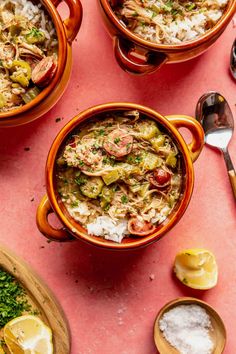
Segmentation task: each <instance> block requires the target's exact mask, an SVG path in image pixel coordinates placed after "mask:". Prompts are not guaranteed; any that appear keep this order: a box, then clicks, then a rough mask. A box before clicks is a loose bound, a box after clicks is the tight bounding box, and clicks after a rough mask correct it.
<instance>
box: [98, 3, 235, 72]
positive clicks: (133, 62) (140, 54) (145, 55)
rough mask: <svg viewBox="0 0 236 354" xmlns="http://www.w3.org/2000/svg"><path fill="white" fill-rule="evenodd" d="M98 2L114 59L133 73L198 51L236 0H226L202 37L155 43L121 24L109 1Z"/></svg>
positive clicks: (225, 19)
mask: <svg viewBox="0 0 236 354" xmlns="http://www.w3.org/2000/svg"><path fill="white" fill-rule="evenodd" d="M98 2H99V8H100V10H101V13H102V17H103V20H104V23H105V25H106V28H107V30H108V32H109V33H110V35H111V36H112V39H113V42H114V53H115V57H116V60H117V62H118V64H119V65H120V66H121V68H122V69H124V70H125V71H127V72H130V73H133V74H147V73H152V72H154V71H156V70H157V69H158V68H159V67H160V66H161V65H163V64H165V63H177V62H182V61H186V60H189V59H192V58H194V57H196V56H198V55H200V54H202V53H203V52H204V51H205V50H207V49H208V48H209V47H210V46H211V45H212V44H213V43H214V42H215V41H216V40H217V38H218V37H219V36H220V35H221V34H222V33H223V31H224V30H225V29H226V27H227V25H228V24H229V22H230V20H231V19H232V17H233V15H234V13H235V11H236V1H235V0H229V3H228V6H227V9H226V10H225V13H224V15H223V16H222V18H221V19H220V20H219V22H218V23H217V24H216V25H215V26H214V27H213V28H212V29H211V30H209V31H207V32H206V33H205V34H204V35H203V36H201V37H198V38H196V39H194V40H191V41H188V42H184V43H181V44H175V45H169V44H155V43H152V42H150V41H147V40H144V39H142V38H140V37H138V36H137V35H135V34H134V33H132V32H131V31H130V30H128V29H127V28H126V27H125V26H124V25H122V24H121V22H120V21H119V19H118V18H117V17H116V15H115V13H114V11H113V10H112V7H111V5H110V2H109V0H98ZM135 58H136V59H135ZM137 58H138V59H137Z"/></svg>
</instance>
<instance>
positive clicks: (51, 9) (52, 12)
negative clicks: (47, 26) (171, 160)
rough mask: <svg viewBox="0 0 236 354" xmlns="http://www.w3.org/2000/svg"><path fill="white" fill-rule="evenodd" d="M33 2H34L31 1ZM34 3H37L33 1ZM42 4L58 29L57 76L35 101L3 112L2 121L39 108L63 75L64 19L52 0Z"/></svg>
mask: <svg viewBox="0 0 236 354" xmlns="http://www.w3.org/2000/svg"><path fill="white" fill-rule="evenodd" d="M31 1H32V0H31ZM32 2H33V3H34V2H35V1H32ZM40 3H42V5H43V7H44V8H45V10H46V12H47V13H48V15H49V17H50V19H51V20H52V22H53V25H54V27H55V29H56V33H57V38H58V66H57V71H56V74H55V75H54V77H53V79H52V81H51V82H50V84H49V85H48V86H47V87H45V88H43V90H42V91H41V92H40V94H39V95H38V96H37V97H36V98H35V99H33V100H32V101H31V102H29V103H27V104H24V105H23V106H20V107H18V108H16V109H13V110H10V111H7V112H1V113H0V120H4V119H8V118H10V117H13V116H14V117H15V116H17V115H19V114H22V113H24V112H26V111H29V110H30V109H32V108H33V107H35V106H37V105H38V104H40V102H41V101H43V100H44V98H45V97H47V96H48V95H49V94H50V93H51V91H52V90H53V88H54V87H55V86H56V85H57V83H58V81H59V79H60V77H61V74H62V73H63V70H64V67H65V63H66V57H67V39H66V33H65V30H64V26H63V22H62V19H61V17H60V15H59V12H58V11H57V9H56V7H55V6H54V5H53V4H52V2H51V1H50V0H40Z"/></svg>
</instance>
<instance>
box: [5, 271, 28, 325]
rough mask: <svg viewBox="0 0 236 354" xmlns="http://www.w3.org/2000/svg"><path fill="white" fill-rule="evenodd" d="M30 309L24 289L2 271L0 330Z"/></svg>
mask: <svg viewBox="0 0 236 354" xmlns="http://www.w3.org/2000/svg"><path fill="white" fill-rule="evenodd" d="M29 309H30V305H29V304H28V302H27V299H26V296H25V291H24V289H23V288H22V287H21V286H20V284H19V283H18V282H17V281H16V280H15V278H14V277H13V276H12V275H10V274H9V273H7V272H5V271H4V270H2V269H0V328H2V327H3V326H5V324H6V323H7V322H9V321H10V320H12V319H13V318H16V317H18V316H21V315H22V313H23V312H24V311H27V310H29Z"/></svg>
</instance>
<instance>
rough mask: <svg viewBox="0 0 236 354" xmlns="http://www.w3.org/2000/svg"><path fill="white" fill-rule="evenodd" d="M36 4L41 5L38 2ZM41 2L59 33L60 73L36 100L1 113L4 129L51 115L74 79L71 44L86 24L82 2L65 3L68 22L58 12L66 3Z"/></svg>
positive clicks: (58, 69) (58, 68) (58, 65)
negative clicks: (84, 22)
mask: <svg viewBox="0 0 236 354" xmlns="http://www.w3.org/2000/svg"><path fill="white" fill-rule="evenodd" d="M31 1H32V0H31ZM32 2H33V3H35V4H38V2H36V1H34V0H33V1H32ZM40 2H41V4H42V7H43V8H44V9H45V11H46V13H47V14H48V15H49V16H50V18H51V20H52V22H53V24H54V27H55V30H56V33H57V39H58V63H57V70H56V73H55V75H54V76H53V78H52V80H51V81H50V83H49V84H48V86H46V87H45V88H43V90H42V91H41V92H40V93H39V94H38V96H36V98H34V99H33V100H32V101H30V102H29V103H27V104H25V105H23V106H20V107H19V108H16V109H12V110H9V111H6V112H0V127H9V126H17V125H22V124H25V123H28V122H31V121H33V120H35V119H37V118H39V117H40V116H42V115H43V114H45V113H46V112H48V111H49V110H50V109H51V108H52V107H53V106H54V105H55V104H56V102H57V101H58V100H59V98H60V97H61V96H62V94H63V92H64V90H65V89H66V86H67V83H68V81H69V78H70V72H71V63H72V51H71V45H72V42H73V41H74V39H75V37H76V35H77V34H78V31H79V29H80V25H81V21H82V6H81V3H80V0H65V2H66V4H67V6H68V7H69V17H68V18H67V19H66V20H64V21H63V20H62V19H61V17H60V15H59V12H58V11H57V6H58V5H59V4H60V3H61V2H62V0H41V1H40Z"/></svg>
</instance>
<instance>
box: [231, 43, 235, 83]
mask: <svg viewBox="0 0 236 354" xmlns="http://www.w3.org/2000/svg"><path fill="white" fill-rule="evenodd" d="M230 72H231V74H232V76H233V78H234V79H235V80H236V39H235V41H234V43H233V45H232V49H231V55H230Z"/></svg>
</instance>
